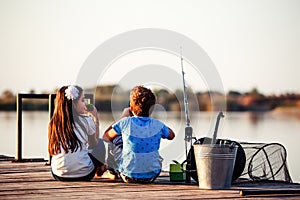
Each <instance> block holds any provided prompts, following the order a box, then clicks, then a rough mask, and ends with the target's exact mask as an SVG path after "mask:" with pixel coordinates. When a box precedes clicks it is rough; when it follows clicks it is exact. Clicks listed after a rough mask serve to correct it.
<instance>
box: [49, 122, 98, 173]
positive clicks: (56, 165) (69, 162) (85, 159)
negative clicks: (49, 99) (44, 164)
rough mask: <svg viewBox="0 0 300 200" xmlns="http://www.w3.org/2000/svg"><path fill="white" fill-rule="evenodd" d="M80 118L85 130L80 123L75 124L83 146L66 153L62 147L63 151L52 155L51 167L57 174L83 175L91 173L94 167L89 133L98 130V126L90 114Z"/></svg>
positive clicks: (91, 133)
mask: <svg viewBox="0 0 300 200" xmlns="http://www.w3.org/2000/svg"><path fill="white" fill-rule="evenodd" d="M79 120H80V121H81V123H82V124H83V125H84V127H85V128H84V130H82V128H81V127H80V125H79V124H77V123H76V124H75V126H76V128H74V131H75V134H76V136H77V137H78V139H79V140H80V141H81V143H82V148H80V147H79V148H78V149H77V151H74V152H73V153H71V151H69V152H68V153H65V151H64V150H63V148H61V153H59V154H56V155H54V156H52V160H51V167H52V171H53V173H54V174H55V175H57V176H59V177H65V178H77V177H83V176H86V175H88V174H89V173H91V172H92V171H93V169H94V165H93V162H92V160H91V159H90V157H89V155H88V147H87V142H88V135H93V134H94V133H95V132H96V126H95V123H94V121H93V119H92V118H91V117H90V116H79Z"/></svg>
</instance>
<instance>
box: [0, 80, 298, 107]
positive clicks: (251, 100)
mask: <svg viewBox="0 0 300 200" xmlns="http://www.w3.org/2000/svg"><path fill="white" fill-rule="evenodd" d="M86 91H87V92H88V93H93V94H94V100H95V102H94V104H95V106H96V107H97V109H98V110H99V111H102V112H111V111H113V110H114V111H116V110H118V111H121V110H122V109H123V108H124V107H127V106H128V105H129V93H130V91H129V90H124V89H122V88H121V87H120V86H118V85H104V86H97V87H96V88H93V89H86ZM153 91H154V93H155V95H156V97H157V103H158V104H160V105H162V106H163V107H164V109H165V110H167V111H181V110H183V109H184V104H183V103H184V100H183V91H182V90H179V89H178V90H176V91H175V92H174V93H171V92H169V91H168V90H166V89H154V90H153ZM31 93H34V91H31ZM48 93H56V90H54V91H52V92H48ZM187 97H188V103H189V109H190V110H191V111H198V110H200V111H213V110H218V109H219V108H220V107H221V106H222V103H226V105H225V106H226V110H227V111H270V110H272V109H275V108H276V107H300V94H295V93H285V94H281V95H264V94H262V93H260V92H259V91H258V90H257V89H256V88H254V89H252V90H251V91H248V92H245V93H241V92H238V91H229V92H228V93H227V94H222V93H220V92H215V91H205V92H197V93H194V92H192V90H191V89H189V88H188V89H187ZM212 99H214V101H213V102H212ZM224 99H226V102H224V101H223V100H224ZM22 109H23V110H48V100H45V99H44V100H36V99H35V100H31V99H30V100H29V99H24V100H23V108H22ZM0 110H1V111H14V110H16V95H15V94H13V93H12V92H11V91H9V90H6V91H4V92H3V93H2V94H1V96H0Z"/></svg>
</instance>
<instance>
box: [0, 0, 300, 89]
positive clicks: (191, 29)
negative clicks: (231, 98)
mask: <svg viewBox="0 0 300 200" xmlns="http://www.w3.org/2000/svg"><path fill="white" fill-rule="evenodd" d="M144 28H154V29H162V30H170V31H173V32H176V33H179V34H182V35H184V36H185V37H187V38H189V39H191V40H192V41H194V42H195V43H197V44H198V45H199V46H200V47H201V48H202V49H203V50H204V51H205V52H206V54H207V55H208V57H209V58H210V59H211V61H212V62H213V64H214V66H215V68H216V70H217V72H218V74H219V76H220V78H221V81H222V84H223V87H224V90H225V91H229V90H237V91H241V92H244V91H249V90H251V89H253V88H257V89H258V90H259V91H260V92H262V93H266V94H280V93H286V92H297V93H299V92H300V79H299V75H300V1H298V0H210V1H202V0H186V1H178V0H152V1H145V0H126V1H116V0H109V1H108V0H107V1H101V0H84V1H83V0H51V1H50V0H19V1H18V0H0V67H1V73H0V94H1V93H2V92H3V91H4V90H11V91H13V92H14V93H17V92H28V91H30V90H35V91H36V92H44V91H52V90H53V89H55V88H57V87H60V86H62V85H66V84H73V83H75V82H76V78H77V77H78V73H79V72H80V69H81V68H82V66H83V64H84V63H85V62H86V60H87V59H88V57H89V56H90V55H91V53H92V52H94V51H95V49H97V48H98V47H99V46H101V45H102V44H103V43H105V42H106V41H108V40H110V39H111V38H113V37H115V36H117V35H120V34H122V33H126V32H128V31H132V30H138V29H144ZM183 53H184V50H183ZM177 61H178V63H177ZM149 64H155V65H165V66H172V67H174V65H178V68H176V71H178V73H179V72H180V61H179V59H177V57H176V56H172V55H169V54H168V53H164V52H159V51H155V52H152V53H151V51H141V52H133V53H130V54H126V55H123V57H120V58H119V59H117V60H114V61H113V62H112V64H111V65H110V66H109V67H108V70H107V71H106V72H105V74H104V75H102V77H101V78H99V79H101V80H98V83H100V84H109V83H110V84H111V83H119V81H120V80H121V79H123V78H124V76H125V75H124V74H126V73H130V71H131V70H133V68H135V67H136V68H138V67H139V66H145V65H149ZM185 64H186V79H187V80H188V81H187V82H188V84H189V85H190V86H191V87H194V88H195V90H197V89H199V87H200V86H199V85H197V83H199V84H200V85H203V87H202V86H201V87H200V89H205V83H203V82H205V81H203V80H201V76H195V74H197V72H196V73H195V72H194V71H193V70H192V69H191V67H190V66H189V65H188V63H185ZM163 78H165V79H168V75H167V74H166V75H165V77H163ZM172 82H176V83H177V85H176V84H174V87H177V86H178V87H180V84H181V80H178V82H177V81H172ZM170 87H171V86H170ZM172 87H173V85H172Z"/></svg>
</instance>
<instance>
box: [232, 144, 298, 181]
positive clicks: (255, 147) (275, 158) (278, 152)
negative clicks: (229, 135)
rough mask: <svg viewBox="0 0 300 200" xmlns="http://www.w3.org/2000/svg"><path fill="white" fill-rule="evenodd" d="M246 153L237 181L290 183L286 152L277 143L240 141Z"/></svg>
mask: <svg viewBox="0 0 300 200" xmlns="http://www.w3.org/2000/svg"><path fill="white" fill-rule="evenodd" d="M240 145H241V146H242V147H243V150H244V151H245V155H246V163H245V168H244V170H243V172H242V174H241V175H240V177H239V179H238V180H237V181H239V180H240V181H242V180H249V181H255V182H257V181H283V182H288V183H292V179H291V176H290V174H289V170H288V166H287V152H286V149H285V148H284V146H283V145H281V144H279V143H245V142H241V143H240Z"/></svg>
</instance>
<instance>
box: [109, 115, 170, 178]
mask: <svg viewBox="0 0 300 200" xmlns="http://www.w3.org/2000/svg"><path fill="white" fill-rule="evenodd" d="M112 128H113V129H114V130H115V131H116V132H117V133H118V134H119V135H122V139H123V151H122V158H121V161H120V163H119V166H118V168H119V171H120V172H121V173H123V174H124V175H126V176H129V177H132V178H152V177H154V176H156V175H157V173H159V172H160V170H161V162H160V160H159V152H158V150H159V147H160V140H161V138H167V137H168V136H169V129H168V127H167V126H166V125H164V123H162V122H161V121H159V120H156V119H153V118H149V117H136V116H134V117H126V118H123V119H121V120H119V121H118V122H116V123H115V124H114V125H113V126H112Z"/></svg>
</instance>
